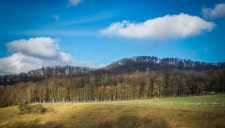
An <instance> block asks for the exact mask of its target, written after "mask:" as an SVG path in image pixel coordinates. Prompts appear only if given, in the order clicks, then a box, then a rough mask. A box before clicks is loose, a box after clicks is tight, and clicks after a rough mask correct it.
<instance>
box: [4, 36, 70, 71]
mask: <svg viewBox="0 0 225 128" xmlns="http://www.w3.org/2000/svg"><path fill="white" fill-rule="evenodd" d="M7 47H8V49H9V50H10V51H13V52H14V53H13V54H12V55H11V56H9V57H5V58H1V59H0V74H13V73H20V72H27V71H29V70H32V69H37V68H41V67H42V66H53V65H67V64H71V63H72V62H73V59H72V57H71V55H70V54H68V53H65V52H62V51H61V50H60V49H59V46H58V43H57V41H56V40H54V39H52V38H49V37H38V38H31V39H28V40H25V39H21V40H15V41H12V42H9V43H8V44H7Z"/></svg>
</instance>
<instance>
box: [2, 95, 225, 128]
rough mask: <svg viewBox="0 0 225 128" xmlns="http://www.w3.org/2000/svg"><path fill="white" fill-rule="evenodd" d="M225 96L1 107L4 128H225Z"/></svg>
mask: <svg viewBox="0 0 225 128" xmlns="http://www.w3.org/2000/svg"><path fill="white" fill-rule="evenodd" d="M224 103H225V96H224V95H219V96H198V97H181V98H161V99H147V100H134V101H123V102H122V101H120V102H101V103H54V104H51V103H46V104H42V105H43V106H44V107H45V108H46V109H47V112H45V113H43V114H24V115H19V114H18V113H19V110H18V108H17V106H12V107H7V108H0V127H1V128H21V127H22V128H39V127H42V128H61V127H65V128H175V127H176V128H178V127H179V128H189V127H190V128H200V127H201V128H224V127H225V106H224Z"/></svg>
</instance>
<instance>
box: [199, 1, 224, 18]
mask: <svg viewBox="0 0 225 128" xmlns="http://www.w3.org/2000/svg"><path fill="white" fill-rule="evenodd" d="M202 13H203V15H204V17H205V18H210V19H212V18H225V3H222V4H217V5H215V7H214V8H213V9H212V8H203V9H202Z"/></svg>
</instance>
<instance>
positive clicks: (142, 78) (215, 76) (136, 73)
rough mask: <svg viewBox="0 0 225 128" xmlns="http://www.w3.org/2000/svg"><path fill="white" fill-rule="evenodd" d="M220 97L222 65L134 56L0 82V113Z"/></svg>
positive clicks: (48, 69)
mask: <svg viewBox="0 0 225 128" xmlns="http://www.w3.org/2000/svg"><path fill="white" fill-rule="evenodd" d="M224 92H225V62H220V63H206V62H199V61H192V60H186V59H178V58H163V59H160V58H157V57H152V56H138V57H133V58H124V59H121V60H119V61H116V62H113V63H112V64H110V65H108V66H106V67H103V68H100V69H92V68H88V67H73V66H55V67H43V68H41V69H37V70H32V71H29V72H27V73H20V74H11V75H1V76H0V107H6V106H11V105H17V104H19V103H20V102H21V101H26V102H28V103H46V102H97V101H115V100H132V99H143V98H153V97H177V96H189V95H205V94H214V93H224Z"/></svg>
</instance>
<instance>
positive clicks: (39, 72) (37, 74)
mask: <svg viewBox="0 0 225 128" xmlns="http://www.w3.org/2000/svg"><path fill="white" fill-rule="evenodd" d="M93 70H94V69H92V68H88V67H74V66H54V67H43V68H41V69H36V70H31V71H29V72H27V73H19V74H11V75H2V76H0V85H8V84H15V83H20V82H29V81H33V82H36V81H41V80H44V79H48V78H51V77H76V76H83V75H85V74H88V73H89V72H91V71H93Z"/></svg>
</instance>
